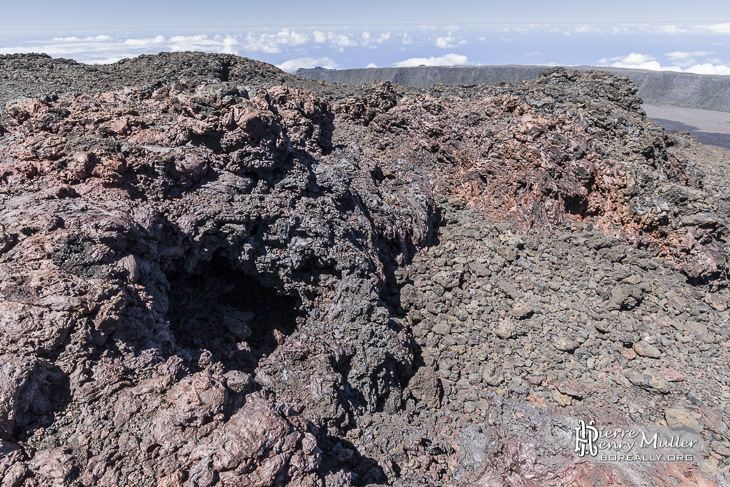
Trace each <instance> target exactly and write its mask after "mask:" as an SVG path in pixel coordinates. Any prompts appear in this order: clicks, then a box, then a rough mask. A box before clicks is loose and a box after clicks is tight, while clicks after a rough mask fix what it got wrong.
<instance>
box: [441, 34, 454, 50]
mask: <svg viewBox="0 0 730 487" xmlns="http://www.w3.org/2000/svg"><path fill="white" fill-rule="evenodd" d="M436 47H440V48H441V49H451V48H452V47H456V37H452V36H447V37H439V38H437V39H436Z"/></svg>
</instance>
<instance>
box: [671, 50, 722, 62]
mask: <svg viewBox="0 0 730 487" xmlns="http://www.w3.org/2000/svg"><path fill="white" fill-rule="evenodd" d="M711 54H712V51H693V52H686V51H674V52H668V53H667V54H665V56H667V57H668V58H669V59H671V60H672V61H681V60H683V59H690V58H693V57H706V56H709V55H711Z"/></svg>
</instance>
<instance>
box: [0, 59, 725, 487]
mask: <svg viewBox="0 0 730 487" xmlns="http://www.w3.org/2000/svg"><path fill="white" fill-rule="evenodd" d="M0 73H1V74H2V77H1V78H0V84H2V86H3V89H4V91H3V93H4V94H3V97H2V99H1V101H2V103H3V104H4V109H3V112H2V115H1V116H0V479H1V480H0V485H1V486H2V487H10V486H13V487H18V486H46V485H48V486H50V485H74V486H76V485H82V486H94V485H101V486H120V487H121V486H126V485H144V486H147V485H156V486H213V485H221V486H274V485H300V486H323V487H324V486H327V487H330V486H332V487H334V486H348V485H371V484H388V485H404V486H405V485H483V486H490V487H491V486H495V487H496V486H525V487H527V486H543V485H565V486H576V487H577V486H584V485H585V486H587V485H615V486H634V485H636V486H644V485H656V486H673V485H698V486H705V485H728V483H730V474H729V473H728V463H729V460H728V458H730V430H729V429H728V425H730V417H729V416H728V410H727V406H726V405H727V404H728V401H730V389H729V388H728V387H729V386H730V383H729V382H728V380H729V379H728V378H729V377H730V362H729V359H730V311H729V310H728V305H730V301H729V299H728V297H729V295H728V290H727V284H728V271H727V266H728V260H727V259H728V256H729V255H730V253H729V251H728V239H729V238H730V235H728V226H727V225H728V223H727V222H728V216H729V215H730V205H729V204H728V194H727V189H726V188H727V187H728V184H729V183H730V174H729V173H728V168H729V167H730V166H729V164H728V163H729V161H730V158H728V155H727V153H726V152H724V151H721V150H720V149H712V150H709V149H707V148H704V147H703V146H701V145H700V144H699V143H698V142H697V141H696V140H694V139H692V138H691V137H689V136H687V135H686V134H677V133H673V134H667V133H666V132H664V131H663V130H662V129H661V128H659V127H658V126H656V125H655V124H653V123H652V122H651V121H649V120H648V119H646V117H645V116H644V114H643V112H642V111H641V109H640V105H641V100H640V99H639V98H637V97H636V88H635V87H634V86H633V84H632V83H631V82H630V81H629V80H627V79H626V78H618V77H616V76H613V75H609V74H606V73H599V72H589V73H580V72H577V71H576V72H569V71H567V70H564V69H558V68H556V69H552V70H548V71H546V72H544V73H543V74H542V75H541V76H540V77H539V78H538V79H536V80H532V81H525V82H521V83H515V84H502V85H499V86H489V85H477V86H457V87H445V86H443V85H434V86H432V87H431V88H429V89H425V90H417V89H414V88H408V87H403V86H398V85H392V84H390V83H386V82H376V83H374V84H372V85H363V86H354V85H337V84H323V83H318V82H315V81H310V80H304V79H301V78H297V77H293V76H291V75H287V74H285V73H282V72H280V71H278V70H277V69H275V68H273V67H271V66H268V65H265V64H263V63H258V62H256V61H251V60H247V59H243V58H238V57H235V56H230V55H208V54H201V53H176V54H161V55H159V56H142V57H140V58H137V59H133V60H125V61H121V62H119V63H116V64H114V65H110V66H97V67H92V66H84V65H81V64H77V63H74V62H72V61H66V60H54V59H51V58H49V57H47V56H39V55H13V56H0ZM34 73H35V74H34ZM579 419H585V420H588V419H595V420H597V421H599V422H602V423H605V424H608V423H611V424H616V425H625V426H626V427H629V426H630V425H635V426H638V427H643V426H647V425H651V424H663V425H667V424H669V425H673V426H678V425H679V426H687V427H695V428H699V431H700V433H701V436H702V440H703V441H702V446H701V448H702V458H701V459H698V460H697V461H696V462H693V463H641V462H638V463H592V462H589V461H587V460H585V459H583V458H580V457H578V456H576V455H575V453H574V451H573V446H574V441H575V440H574V438H573V436H572V435H573V434H574V429H575V427H576V426H577V424H578V420H579Z"/></svg>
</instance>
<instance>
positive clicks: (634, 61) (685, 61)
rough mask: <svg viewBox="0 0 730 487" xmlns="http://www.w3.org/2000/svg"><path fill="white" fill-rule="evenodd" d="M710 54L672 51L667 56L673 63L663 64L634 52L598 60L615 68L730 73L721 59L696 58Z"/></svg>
mask: <svg viewBox="0 0 730 487" xmlns="http://www.w3.org/2000/svg"><path fill="white" fill-rule="evenodd" d="M709 54H712V53H711V52H708V51H695V52H684V51H676V52H670V53H668V54H667V55H666V56H667V58H669V59H671V60H672V61H673V65H671V66H663V65H661V64H660V63H659V61H657V60H656V58H655V57H653V56H650V55H648V54H639V53H633V52H632V53H631V54H629V55H628V56H619V57H614V58H611V59H605V58H604V59H600V60H599V61H598V64H599V65H600V66H611V67H614V68H629V69H648V70H651V71H677V72H681V73H694V74H715V75H730V66H727V65H725V64H723V63H722V61H721V60H720V59H715V60H713V61H717V62H715V63H712V62H705V63H698V62H697V61H696V60H695V59H694V58H695V57H704V56H707V55H709Z"/></svg>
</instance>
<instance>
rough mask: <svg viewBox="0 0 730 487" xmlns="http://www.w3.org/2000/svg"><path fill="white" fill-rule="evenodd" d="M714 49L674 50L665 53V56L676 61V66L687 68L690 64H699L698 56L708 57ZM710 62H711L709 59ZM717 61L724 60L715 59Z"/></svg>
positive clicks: (673, 61)
mask: <svg viewBox="0 0 730 487" xmlns="http://www.w3.org/2000/svg"><path fill="white" fill-rule="evenodd" d="M711 54H713V53H712V51H693V52H687V51H674V52H668V53H666V54H665V56H666V57H667V58H668V59H669V60H670V61H672V63H674V65H675V66H679V67H681V68H687V67H690V66H694V65H696V64H699V63H698V61H697V59H696V58H706V57H707V56H710V55H711ZM707 61H708V62H711V61H709V60H707ZM715 61H716V62H722V61H720V60H715Z"/></svg>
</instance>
